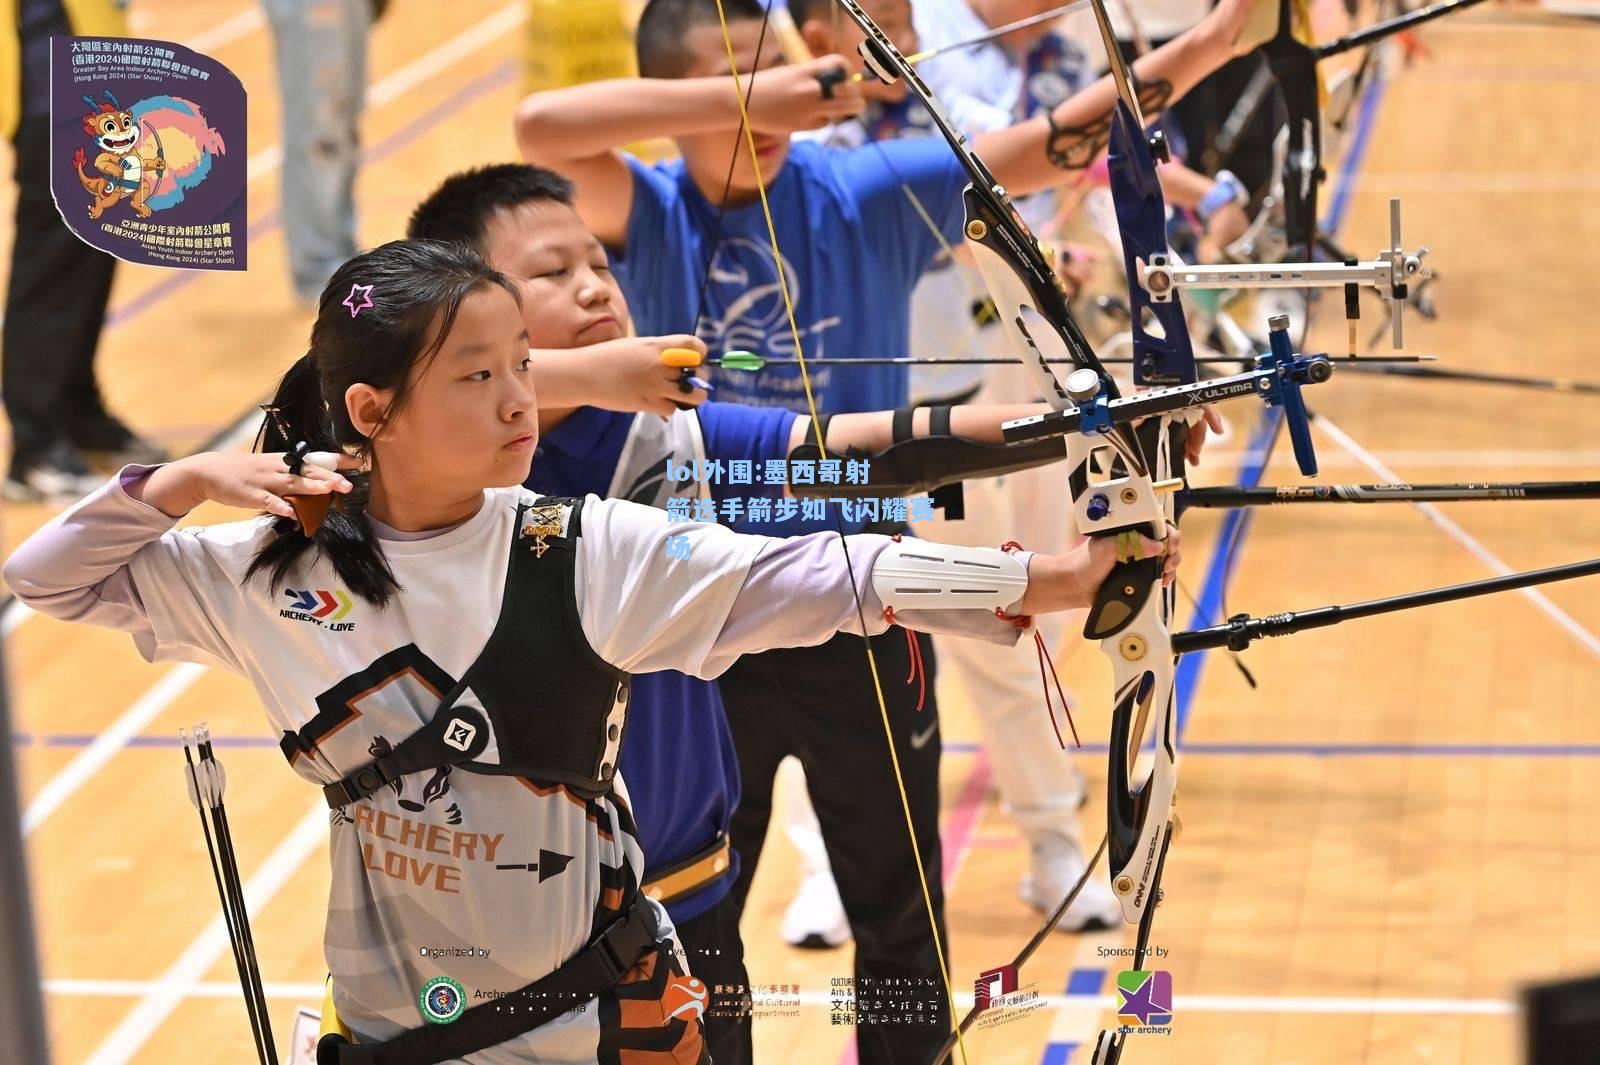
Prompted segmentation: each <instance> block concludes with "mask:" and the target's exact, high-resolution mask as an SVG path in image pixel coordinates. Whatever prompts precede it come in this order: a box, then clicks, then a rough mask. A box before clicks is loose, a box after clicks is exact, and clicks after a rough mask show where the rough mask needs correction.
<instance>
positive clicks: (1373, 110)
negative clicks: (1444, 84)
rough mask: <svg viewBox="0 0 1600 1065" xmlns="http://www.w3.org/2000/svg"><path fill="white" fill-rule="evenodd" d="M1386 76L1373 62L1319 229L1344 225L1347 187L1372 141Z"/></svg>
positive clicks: (1333, 230) (1351, 184)
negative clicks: (1370, 75)
mask: <svg viewBox="0 0 1600 1065" xmlns="http://www.w3.org/2000/svg"><path fill="white" fill-rule="evenodd" d="M1388 83H1389V79H1388V78H1386V77H1385V76H1384V73H1383V64H1382V63H1377V64H1374V66H1373V69H1372V83H1371V84H1370V85H1369V86H1368V87H1367V91H1366V93H1365V94H1363V95H1362V97H1361V110H1360V111H1359V112H1358V113H1357V114H1356V125H1355V129H1354V130H1353V131H1351V134H1350V151H1348V152H1347V153H1345V157H1344V164H1343V165H1342V166H1340V167H1339V184H1338V186H1337V187H1336V188H1335V189H1334V190H1333V202H1332V203H1330V204H1329V205H1328V213H1327V214H1326V215H1324V216H1323V219H1322V230H1323V232H1325V233H1338V232H1339V228H1340V227H1341V226H1342V225H1343V224H1344V213H1345V210H1346V209H1347V208H1348V207H1349V206H1350V196H1351V190H1352V188H1353V187H1354V185H1355V181H1354V177H1355V172H1356V170H1357V169H1358V168H1359V167H1360V166H1361V163H1362V161H1363V160H1364V159H1366V157H1367V147H1368V145H1370V144H1371V143H1372V131H1373V128H1374V127H1376V126H1377V124H1378V122H1377V118H1378V106H1379V105H1380V104H1381V103H1382V102H1383V93H1384V89H1385V88H1387V87H1388Z"/></svg>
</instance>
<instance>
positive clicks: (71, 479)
mask: <svg viewBox="0 0 1600 1065" xmlns="http://www.w3.org/2000/svg"><path fill="white" fill-rule="evenodd" d="M103 483H104V478H101V477H96V476H95V475H94V474H92V473H90V472H89V465H88V463H86V462H85V461H84V459H83V453H82V452H80V451H79V450H78V449H77V448H76V447H75V446H73V444H72V442H71V441H68V440H58V441H56V442H55V443H54V444H51V445H50V447H48V448H46V449H45V450H44V451H43V452H42V453H40V454H38V455H33V456H27V457H24V456H16V457H14V458H12V460H11V469H10V471H9V472H8V473H7V474H6V483H5V489H4V495H5V498H6V499H9V500H11V501H12V502H16V503H68V502H72V501H74V500H78V499H81V498H83V497H84V496H86V495H88V494H89V493H90V492H92V491H94V490H95V489H96V488H99V487H100V485H101V484H103Z"/></svg>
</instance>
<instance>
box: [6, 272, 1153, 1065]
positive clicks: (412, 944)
mask: <svg viewBox="0 0 1600 1065" xmlns="http://www.w3.org/2000/svg"><path fill="white" fill-rule="evenodd" d="M517 300H518V295H517V287H516V286H515V285H514V284H513V283H512V282H510V281H508V280H507V279H506V278H505V277H504V276H503V275H502V274H500V273H498V272H496V271H495V270H493V269H491V268H490V267H489V266H488V265H487V264H485V263H484V262H483V260H482V259H481V258H479V257H478V256H477V255H476V254H474V253H473V252H471V251H468V250H466V249H463V248H460V247H456V246H452V245H446V244H441V243H435V242H430V241H396V242H394V243H390V244H386V245H384V246H382V247H380V248H377V249H375V250H373V251H370V252H367V253H365V254H363V255H359V256H357V257H356V258H354V259H352V260H351V261H350V262H348V263H346V264H345V265H344V266H343V267H342V268H341V269H340V270H339V271H338V272H337V273H336V274H335V275H334V277H333V279H332V280H331V281H330V282H329V285H328V288H327V289H326V290H325V291H324V292H323V295H322V299H321V306H320V313H319V315H318V318H317V321H316V324H315V326H314V327H313V329H312V334H311V344H310V350H309V352H308V353H307V354H306V355H305V356H304V357H303V358H302V359H301V360H300V361H299V362H297V363H296V364H295V366H294V367H292V368H291V369H290V371H289V372H288V373H287V374H286V375H285V377H284V378H283V381H282V382H281V384H280V385H279V389H278V394H277V396H276V398H275V400H274V406H275V407H277V408H278V409H279V410H280V411H281V412H282V413H283V415H284V417H285V420H286V421H287V423H288V424H289V425H290V426H291V427H292V428H293V429H294V430H295V431H296V432H297V433H298V434H299V435H300V436H303V438H304V440H303V442H299V443H301V445H302V446H298V447H295V446H292V444H291V442H290V441H287V440H284V439H283V438H282V434H281V433H276V432H273V431H270V430H269V432H268V433H267V435H266V441H267V443H268V444H269V445H276V446H277V447H281V448H283V449H284V450H281V451H279V450H275V451H273V452H270V453H264V454H217V453H210V454H200V455H194V456H191V457H189V458H185V459H181V460H179V461H177V462H173V463H170V464H167V465H163V466H157V467H143V466H129V467H127V468H125V469H124V470H122V471H121V473H119V474H118V475H117V476H116V477H115V478H113V480H112V481H111V482H110V483H109V484H107V485H106V486H105V487H103V488H102V489H100V490H99V491H98V492H96V493H95V494H94V495H92V496H90V497H89V498H88V499H86V500H84V501H83V502H82V503H80V504H78V505H77V506H75V507H73V508H72V509H71V510H69V511H67V512H66V513H64V514H62V515H61V516H60V517H58V518H57V519H56V520H55V521H53V522H51V523H50V524H49V525H47V526H46V527H44V528H43V529H41V530H40V531H39V532H38V533H37V534H35V535H34V536H33V537H31V538H29V539H28V540H27V541H26V542H25V543H23V544H22V545H21V546H20V547H19V548H18V549H17V551H16V553H15V554H14V555H13V556H12V557H11V559H10V560H9V561H8V562H7V563H6V565H5V572H4V579H5V580H6V582H7V584H8V585H9V586H10V587H11V588H12V589H13V590H15V592H16V594H17V596H18V598H20V599H22V600H23V601H24V602H26V603H28V604H29V605H30V606H32V607H33V608H34V609H37V610H40V611H42V612H44V613H47V614H52V615H54V616H56V617H59V618H64V619H70V620H74V621H84V622H88V623H90V624H96V625H102V626H106V627H111V628H118V629H122V630H124V631H126V632H129V633H130V634H131V635H132V636H133V638H134V641H135V643H136V645H137V646H138V647H139V650H140V652H141V653H142V654H143V655H144V656H145V657H146V658H148V659H150V660H151V661H158V660H186V661H197V662H202V663H206V664H211V665H216V666H220V667H222V668H225V669H228V670H231V671H233V672H236V673H239V674H241V675H242V676H244V677H246V678H247V679H248V680H249V681H250V682H251V684H252V685H253V686H254V687H255V689H256V691H257V693H258V695H259V696H260V698H261V700H262V702H263V705H264V706H265V707H266V711H267V714H268V716H269V718H270V719H271V720H272V722H273V725H274V727H275V728H276V729H277V730H278V731H279V732H280V733H281V736H282V741H281V746H282V749H283V752H284V755H285V756H286V757H287V758H288V760H289V762H290V764H291V766H293V767H294V769H295V770H296V771H297V772H298V773H299V774H300V775H301V776H303V777H305V778H306V779H307V780H310V781H311V782H313V783H314V784H316V785H317V786H319V787H322V788H323V791H324V795H325V797H326V799H327V801H328V804H329V806H330V808H331V810H332V814H331V819H330V820H331V861H332V870H333V885H332V892H331V895H330V901H329V910H328V917H327V926H326V932H325V937H324V953H325V957H326V961H327V965H328V969H329V972H330V975H331V982H332V988H333V1000H334V1004H335V1006H336V1008H337V1012H338V1015H339V1018H340V1020H341V1021H342V1022H343V1024H344V1025H345V1026H347V1027H348V1028H349V1029H350V1031H351V1032H352V1033H353V1038H354V1044H353V1045H352V1044H344V1045H342V1046H341V1045H339V1044H338V1041H337V1040H335V1041H333V1042H331V1043H330V1044H329V1045H328V1046H326V1047H325V1048H324V1051H323V1054H324V1055H325V1058H323V1059H319V1060H326V1061H330V1062H344V1063H347V1065H348V1063H352V1062H364V1063H366V1062H371V1063H381V1062H406V1063H411V1062H436V1061H445V1060H457V1059H466V1060H469V1061H471V1062H473V1063H476V1065H502V1063H513V1062H530V1061H539V1062H560V1063H569V1062H570V1063H580V1062H581V1063H590V1062H594V1063H612V1062H615V1063H618V1065H627V1063H628V1062H629V1061H630V1059H631V1058H632V1057H633V1054H634V1052H640V1053H643V1052H654V1053H656V1054H660V1053H667V1054H670V1057H671V1060H673V1061H675V1062H682V1063H684V1065H691V1063H697V1062H703V1061H706V1060H708V1055H707V1054H706V1053H705V1050H704V1046H703V1043H702V1040H701V1028H700V1021H699V1010H700V1008H701V1003H703V1000H704V997H705V988H704V985H699V984H698V983H697V982H696V981H694V980H692V979H691V978H689V976H688V974H687V973H686V972H685V971H684V967H683V965H682V963H681V960H680V959H679V957H678V956H677V951H676V950H675V947H674V943H673V940H674V931H673V928H672V926H671V923H670V922H669V921H668V919H667V917H666V915H665V912H664V911H663V910H662V908H661V907H660V906H659V905H657V904H655V903H653V902H651V901H650V900H648V899H646V898H645V897H644V896H643V895H641V894H640V893H639V891H638V884H639V876H640V872H641V870H642V869H643V867H644V863H643V857H642V855H641V853H640V849H639V846H638V843H637V841H636V831H635V828H634V823H633V817H632V814H631V812H630V810H629V806H628V800H627V791H626V788H625V786H624V784H623V781H622V779H621V778H620V777H619V776H618V775H617V774H616V772H615V765H616V753H617V749H618V747H619V746H620V742H621V736H622V731H623V728H624V727H625V724H626V712H627V696H628V686H627V676H628V674H630V673H632V672H645V671H650V670H661V669H677V670H682V671H684V672H688V673H692V674H694V675H696V676H701V677H714V676H716V675H717V674H718V673H720V672H721V671H723V670H724V669H726V668H727V667H728V666H729V665H730V664H731V663H732V662H733V661H734V660H735V659H736V658H738V657H739V656H740V655H741V654H745V653H749V652H753V651H760V650H765V649H768V648H773V647H781V646H803V645H810V644H817V643H820V642H822V641H824V640H826V639H829V638H830V637H832V636H833V635H834V634H835V633H836V632H860V628H861V623H860V622H859V621H858V620H857V619H858V613H857V596H858V595H859V599H860V603H861V609H862V614H861V615H860V616H864V617H865V618H866V619H868V620H867V622H866V626H867V629H868V630H869V632H870V633H878V632H881V631H883V630H884V629H886V628H887V627H888V624H889V623H888V620H886V614H888V613H891V612H892V614H893V617H894V619H895V620H896V621H898V622H900V623H901V624H905V625H908V626H911V627H921V628H931V627H937V628H939V629H940V630H941V631H953V632H961V633H963V634H966V635H975V636H978V637H980V638H989V639H992V640H995V641H996V642H1009V641H1011V640H1013V639H1015V638H1016V635H1017V633H1018V631H1019V629H1018V628H1017V625H1016V624H1015V623H1013V621H1012V620H1003V619H1002V618H1001V617H997V614H998V613H1000V612H1002V611H1003V613H1004V615H1005V617H1006V618H1009V619H1021V618H1023V617H1024V616H1026V615H1032V614H1037V613H1044V612H1051V611H1060V610H1067V609H1073V608H1077V607H1083V606H1087V605H1089V604H1090V602H1091V601H1092V599H1093V597H1094V593H1095V590H1096V588H1097V587H1098V586H1099V583H1100V581H1101V580H1102V579H1103V578H1104V577H1105V575H1106V574H1107V573H1108V572H1109V571H1110V568H1111V566H1112V565H1113V563H1114V561H1115V558H1116V556H1117V554H1118V552H1119V551H1120V552H1122V553H1123V554H1129V553H1141V552H1142V553H1143V554H1145V555H1150V554H1154V553H1157V552H1160V551H1162V550H1167V551H1168V558H1167V563H1166V565H1167V572H1168V574H1169V575H1170V573H1172V572H1173V571H1174V569H1175V565H1176V551H1175V550H1173V549H1174V548H1175V547H1176V540H1175V539H1173V540H1169V541H1168V542H1167V543H1166V544H1157V543H1155V542H1154V541H1148V540H1146V541H1143V542H1142V543H1139V544H1131V543H1128V542H1126V541H1122V542H1112V541H1110V540H1095V541H1090V542H1087V543H1085V544H1083V545H1082V546H1080V547H1078V548H1076V549H1075V550H1073V551H1071V552H1069V553H1067V554H1064V555H1057V556H1050V555H1043V554H1029V553H1026V552H1019V553H1014V554H1008V553H1006V552H1003V551H1000V550H992V549H975V548H961V547H954V548H952V547H946V546H944V545H931V544H924V543H917V544H910V543H907V544H904V545H902V544H900V543H898V542H896V541H893V540H890V539H889V538H886V537H880V536H869V535H861V536H852V537H845V538H841V537H839V536H837V535H834V534H823V533H819V534H816V535H812V536H806V537H800V538H795V539H781V540H780V539H773V538H769V537H762V536H744V535H738V534H735V533H733V532H731V531H729V530H727V529H723V528H720V527H718V526H714V525H701V524H688V525H685V524H678V525H673V524H670V523H669V522H668V519H667V517H666V515H665V514H664V513H663V512H662V511H659V510H656V509H653V508H649V507H644V506H639V505H635V504H632V503H628V502H624V501H621V500H614V499H613V500H602V499H599V498H598V497H595V496H589V497H587V498H585V499H582V500H575V499H553V498H550V497H541V496H537V495H535V494H533V493H532V492H529V491H527V490H526V489H524V488H522V487H521V484H522V482H523V481H524V480H525V479H526V478H527V476H528V472H529V468H530V465H531V462H532V458H533V450H534V445H535V443H536V441H537V439H538V426H537V424H536V421H535V416H534V414H535V410H536V406H535V396H534V392H533V389H532V387H531V385H530V383H529V372H528V337H527V332H526V328H525V326H524V324H523V321H522V316H521V312H520V310H519V306H518V302H517ZM308 448H309V449H310V450H312V451H313V452H314V453H313V454H310V455H308V454H306V452H307V450H308ZM358 471H366V472H358ZM318 497H323V498H326V497H335V498H337V499H338V500H339V502H340V505H339V506H338V507H336V508H335V509H333V510H331V511H330V512H329V513H328V514H327V516H326V519H325V520H324V521H323V522H322V523H321V524H320V527H317V523H316V522H315V520H313V519H310V518H307V520H306V523H305V524H304V525H303V524H302V522H301V521H300V520H299V519H298V518H297V516H296V515H297V513H302V514H303V513H308V512H309V510H310V508H309V507H308V506H307V504H308V503H309V502H313V501H315V500H316V499H317V498H318ZM208 500H210V501H215V502H219V503H223V504H227V505H231V506H237V507H241V508H249V509H264V510H265V511H266V514H265V515H262V516H258V517H255V518H251V519H248V520H244V521H238V522H233V523H230V524H225V525H215V526H190V527H186V528H183V529H175V528H173V525H174V523H175V522H176V521H177V519H179V518H181V517H183V516H184V515H186V514H187V513H188V512H189V511H190V510H192V509H193V508H194V507H196V506H197V505H199V504H200V503H203V502H206V501H208ZM292 502H293V504H298V505H299V509H298V511H297V509H296V506H295V505H292ZM307 526H311V527H312V531H311V534H310V535H307V532H306V527H307ZM669 536H683V537H687V542H688V544H689V547H690V550H689V552H688V556H687V557H683V553H682V552H681V551H675V552H673V554H672V556H669V554H668V551H667V540H668V537H669ZM974 574H976V576H974ZM853 575H854V577H855V578H859V579H855V580H854V584H855V586H856V590H855V591H853V590H852V583H853ZM908 589H911V590H908ZM329 602H333V603H339V604H341V608H340V609H339V610H337V611H330V610H328V609H326V608H325V604H326V603H329ZM446 978H447V980H448V981H450V982H454V983H455V984H456V985H459V986H458V991H459V994H460V999H461V1002H462V1004H463V1006H469V1007H470V1008H465V1009H464V1011H463V1012H461V1013H460V1015H459V1016H458V1017H456V1018H455V1019H454V1020H453V1021H452V1022H451V1023H448V1024H424V1023H422V1022H423V1020H424V1019H437V1018H433V1017H429V1016H428V1014H427V1013H426V1012H425V1011H419V1005H418V998H419V994H422V993H424V992H425V989H427V988H428V987H430V986H431V985H433V984H437V983H438V982H439V981H440V980H442V979H446Z"/></svg>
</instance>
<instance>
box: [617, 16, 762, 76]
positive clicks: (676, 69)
mask: <svg viewBox="0 0 1600 1065" xmlns="http://www.w3.org/2000/svg"><path fill="white" fill-rule="evenodd" d="M772 2H773V0H767V3H772ZM722 10H723V13H724V14H726V15H727V18H728V22H729V23H733V22H739V21H742V20H745V19H765V18H766V17H767V9H766V6H765V5H764V4H763V3H762V2H761V0H722ZM720 24H721V22H720V19H719V18H718V17H717V0H650V2H649V3H647V4H646V5H645V6H644V11H643V12H642V13H641V14H640V15H639V29H638V32H637V34H636V35H635V37H634V48H635V50H636V51H637V53H638V56H639V76H640V77H644V78H681V77H683V76H684V75H685V74H687V73H688V71H689V67H690V66H691V65H692V64H693V62H694V56H693V55H691V54H690V53H689V49H688V43H687V42H688V40H689V32H690V31H691V30H695V29H699V28H700V27H701V26H717V25H720Z"/></svg>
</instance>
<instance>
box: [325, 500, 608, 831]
mask: <svg viewBox="0 0 1600 1065" xmlns="http://www.w3.org/2000/svg"><path fill="white" fill-rule="evenodd" d="M582 512H583V502H582V500H579V499H556V498H553V497H546V498H544V499H541V501H540V502H539V503H537V504H534V505H531V506H530V505H523V506H520V507H518V508H517V533H516V535H514V536H513V537H512V538H511V558H510V561H509V563H508V564H507V566H506V589H505V596H504V598H503V600H502V602H501V604H500V617H499V620H498V621H496V622H495V627H494V631H493V632H492V633H491V634H490V635H489V640H488V642H487V643H486V644H485V645H484V648H483V651H482V652H481V653H480V654H479V655H478V657H477V659H476V660H474V661H473V663H472V665H471V666H469V667H468V668H467V672H466V674H465V675H464V676H463V677H462V678H461V680H460V681H459V682H457V684H456V685H455V687H454V688H452V689H451V690H450V691H449V692H448V693H447V694H446V695H445V696H444V698H443V699H442V700H440V703H439V708H438V710H437V711H435V713H434V715H433V720H432V721H430V722H428V723H427V724H426V725H423V726H422V728H420V729H418V730H417V731H416V732H414V733H412V734H411V735H410V736H407V737H406V738H405V739H404V740H402V741H401V742H400V743H398V744H396V745H395V747H394V749H393V750H392V751H391V752H389V753H388V754H386V755H384V756H383V757H381V758H378V759H377V760H376V761H374V762H373V763H372V764H371V765H368V766H367V767H365V768H364V769H360V770H357V771H356V772H354V773H351V774H350V775H349V776H347V777H345V778H344V779H343V780H338V781H335V782H334V783H332V784H329V785H327V786H326V787H324V788H323V789H322V790H323V794H324V796H325V797H326V798H327V800H328V805H329V806H331V807H333V808H335V809H337V808H339V807H341V806H344V805H346V804H348V803H352V802H356V801H358V800H360V799H364V798H366V797H367V796H369V795H372V794H374V793H376V792H378V791H380V790H382V789H383V788H384V787H386V786H388V785H389V784H390V783H392V782H393V781H394V780H396V779H398V778H400V777H402V776H405V775H406V774H408V773H420V772H424V771H427V770H434V769H439V768H442V767H444V766H455V767H457V768H460V769H464V770H466V771H468V772H472V773H494V774H504V775H511V776H520V777H527V778H528V779H529V780H533V781H535V782H538V783H541V784H551V783H555V784H565V785H567V786H568V787H570V788H572V790H573V791H575V792H577V793H578V794H580V795H582V796H584V797H586V798H598V797H599V796H601V795H604V794H606V793H607V792H609V791H610V790H611V785H612V782H613V781H614V780H615V779H616V772H617V755H618V752H619V751H620V750H621V748H622V734H623V730H624V729H625V728H626V726H627V718H628V675H627V674H626V673H624V672H622V671H621V670H618V669H616V668H614V667H612V666H611V665H609V664H608V663H606V662H604V661H602V660H601V659H600V657H599V655H597V654H595V652H594V649H593V648H592V647H590V646H589V641H588V640H587V639H586V638H585V637H584V635H583V627H582V625H581V624H580V622H579V620H578V603H577V595H576V589H575V582H574V574H575V569H576V563H577V547H578V537H579V535H580V529H579V517H580V515H581V514H582Z"/></svg>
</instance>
